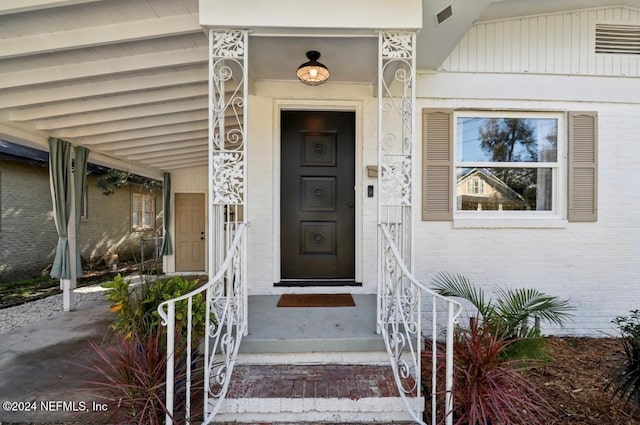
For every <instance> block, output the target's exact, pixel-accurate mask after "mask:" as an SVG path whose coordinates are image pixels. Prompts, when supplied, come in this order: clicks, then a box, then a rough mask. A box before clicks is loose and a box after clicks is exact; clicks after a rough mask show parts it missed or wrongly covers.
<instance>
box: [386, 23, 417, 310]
mask: <svg viewBox="0 0 640 425" xmlns="http://www.w3.org/2000/svg"><path fill="white" fill-rule="evenodd" d="M378 37H379V38H378V49H379V52H378V76H379V77H378V168H379V170H380V171H379V173H378V187H379V189H378V191H379V196H378V225H385V226H386V227H387V229H388V230H389V232H390V233H391V235H392V236H393V239H394V242H395V245H396V247H397V248H398V250H399V251H400V254H401V256H402V260H403V261H404V263H405V265H406V266H407V268H408V269H409V271H412V268H413V261H412V253H413V234H412V231H411V225H412V222H413V215H412V205H413V202H414V193H413V169H414V161H413V160H414V157H413V153H414V145H415V127H416V123H415V116H416V114H415V103H416V102H415V99H416V87H415V79H416V70H415V68H416V67H415V60H416V59H415V45H416V34H415V32H380V33H379V36H378ZM378 246H379V247H381V246H382V241H381V236H380V237H379V240H378ZM381 249H382V248H381ZM382 258H383V253H382V252H379V255H378V263H379V264H378V270H379V275H378V285H379V288H378V298H379V304H378V308H379V310H378V313H379V314H378V317H380V314H382V313H383V312H384V311H385V310H386V309H387V302H386V300H387V299H388V297H389V296H390V295H391V294H392V293H393V288H390V287H385V285H386V284H385V282H387V283H388V280H387V279H384V278H383V274H384V273H385V270H384V265H383V264H382Z"/></svg>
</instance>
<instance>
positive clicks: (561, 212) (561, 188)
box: [451, 110, 568, 229]
mask: <svg viewBox="0 0 640 425" xmlns="http://www.w3.org/2000/svg"><path fill="white" fill-rule="evenodd" d="M473 117H480V118H552V119H556V120H557V122H558V136H557V137H558V140H557V143H558V152H557V158H558V159H557V162H556V163H545V162H538V163H535V165H536V166H537V167H541V168H552V170H553V171H552V172H553V177H552V178H553V182H554V184H553V189H552V190H553V194H552V205H553V209H552V210H551V211H459V210H458V209H457V196H456V193H457V169H458V168H459V167H463V166H464V167H474V166H480V167H482V166H484V167H486V166H487V164H486V163H480V162H478V163H474V162H465V163H462V162H460V161H458V152H457V131H458V125H457V124H458V118H473ZM451 140H452V144H453V146H452V155H453V167H452V172H453V176H452V179H451V182H452V183H451V184H452V188H451V190H452V193H453V196H452V197H451V202H452V203H453V205H452V211H453V228H456V229H463V228H492V229H495V228H565V227H567V223H568V222H567V214H566V211H567V172H568V165H567V135H566V114H564V113H561V112H544V111H540V112H537V111H482V110H475V111H474V110H465V111H457V112H454V113H453V135H452V138H451ZM527 164H531V163H526V162H514V163H501V165H505V166H513V167H522V166H523V165H527Z"/></svg>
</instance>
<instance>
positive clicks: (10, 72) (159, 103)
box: [0, 0, 640, 177]
mask: <svg viewBox="0 0 640 425" xmlns="http://www.w3.org/2000/svg"><path fill="white" fill-rule="evenodd" d="M201 1H205V0H201ZM218 1H219V0H218ZM449 4H451V5H452V8H453V16H452V18H450V19H449V20H447V21H445V22H444V23H443V24H441V25H437V24H436V22H435V19H434V15H435V14H436V13H437V12H438V11H440V10H441V9H443V8H444V7H446V6H447V5H449ZM615 4H624V5H627V6H632V7H640V0H474V1H473V2H470V1H469V0H423V2H422V7H423V28H422V30H421V31H420V33H419V36H418V57H417V62H418V67H419V68H437V67H438V66H439V64H440V63H441V62H442V61H443V60H444V59H445V58H446V57H447V55H448V54H449V52H450V51H451V50H452V49H453V48H454V47H455V46H456V44H457V43H458V41H459V40H460V39H461V38H462V37H463V36H464V34H465V33H466V32H467V31H468V29H469V27H470V26H471V25H472V24H473V22H474V21H476V20H491V19H502V18H508V17H512V16H518V15H528V14H537V13H546V12H557V11H565V10H572V9H581V8H585V7H597V6H610V5H615ZM294 32H295V31H294ZM258 33H259V32H256V34H255V35H254V36H252V37H251V39H250V43H249V63H250V69H249V74H250V77H251V78H252V79H254V80H291V81H294V80H295V70H296V68H297V67H298V65H299V64H300V63H302V62H303V61H305V55H304V54H305V52H306V51H307V50H318V51H320V52H321V53H322V58H321V59H320V60H321V61H322V62H323V63H325V64H326V65H327V66H328V67H329V68H330V70H331V73H332V74H331V80H330V83H328V84H332V83H336V82H351V83H368V84H373V83H375V81H376V78H377V70H376V64H377V38H376V36H375V33H374V32H373V31H371V32H370V33H369V34H366V32H362V31H360V32H359V33H357V34H356V33H351V34H349V33H347V32H343V33H342V34H339V35H336V32H335V31H327V32H326V33H324V34H323V33H319V32H317V31H316V33H312V32H310V31H308V30H305V29H304V28H302V29H299V31H297V33H296V34H295V35H293V36H292V34H280V33H278V31H277V30H273V29H272V31H271V32H267V31H264V30H263V31H262V32H261V33H259V34H258ZM327 33H333V35H330V36H327ZM207 44H208V42H207V38H206V34H205V32H204V31H203V29H202V28H201V27H200V25H199V19H198V0H152V1H149V0H2V1H1V2H0V138H3V139H5V140H8V141H12V142H17V143H21V144H24V145H29V146H33V147H39V148H41V149H45V150H46V148H47V138H48V137H49V136H56V137H61V138H64V139H66V140H69V141H70V142H72V143H73V144H76V145H84V146H87V147H88V148H89V149H90V150H91V151H92V154H91V156H90V160H91V161H92V162H97V163H100V164H103V165H107V166H112V167H117V168H122V169H129V170H131V171H133V172H136V173H139V174H142V175H148V176H152V177H159V176H160V175H161V172H162V171H165V170H173V169H178V168H184V167H192V166H196V165H204V164H206V162H207V155H206V145H207V92H208V90H207V61H208V58H207Z"/></svg>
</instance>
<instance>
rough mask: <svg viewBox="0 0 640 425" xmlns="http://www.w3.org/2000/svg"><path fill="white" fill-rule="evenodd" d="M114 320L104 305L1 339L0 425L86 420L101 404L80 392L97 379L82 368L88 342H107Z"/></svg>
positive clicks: (59, 316) (90, 306) (62, 315)
mask: <svg viewBox="0 0 640 425" xmlns="http://www.w3.org/2000/svg"><path fill="white" fill-rule="evenodd" d="M111 316H112V315H111V314H110V313H109V308H108V304H107V303H105V302H101V301H99V302H94V303H91V304H88V305H84V306H81V307H79V308H78V309H77V310H75V311H71V312H66V313H64V312H62V313H58V314H56V315H54V316H52V317H49V318H47V319H45V320H40V321H37V322H34V323H31V324H28V325H26V326H23V327H19V328H17V329H14V330H12V331H9V332H7V333H5V334H2V335H0V341H1V343H0V403H2V406H0V424H6V423H59V422H65V423H68V422H76V421H81V420H83V418H84V419H86V418H87V413H86V411H91V410H92V408H93V406H94V402H95V403H99V402H100V400H97V399H96V398H95V397H92V396H91V395H89V394H82V393H79V392H78V390H79V389H80V388H82V387H86V385H85V384H82V382H81V381H82V380H87V379H91V377H92V376H91V374H90V373H88V372H87V370H86V369H83V368H81V367H79V366H77V364H79V363H82V364H87V363H88V362H89V359H90V358H91V356H92V352H91V350H90V348H89V346H88V343H87V341H88V340H93V341H95V342H98V343H99V342H101V341H102V339H103V338H104V337H105V335H106V334H107V331H108V327H109V324H110V323H111V320H112V317H111ZM0 320H2V310H0ZM7 401H8V402H18V403H13V406H11V405H9V406H6V404H7V403H6V402H7ZM21 402H27V404H20V403H21ZM7 410H9V411H7ZM25 410H29V411H25Z"/></svg>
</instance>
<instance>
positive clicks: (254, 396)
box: [215, 364, 424, 424]
mask: <svg viewBox="0 0 640 425" xmlns="http://www.w3.org/2000/svg"><path fill="white" fill-rule="evenodd" d="M411 382H412V381H411ZM414 401H415V402H416V403H418V405H419V406H422V407H423V406H424V399H423V398H420V399H414ZM215 422H218V423H228V422H231V423H233V422H237V423H253V424H256V423H264V424H266V423H296V424H299V423H313V422H317V423H323V424H324V423H349V424H355V423H379V424H383V423H398V422H400V423H402V422H409V423H411V417H410V416H409V414H408V413H407V412H406V409H405V405H404V403H403V401H402V399H401V398H400V395H399V393H398V389H397V387H396V385H395V381H394V378H393V373H392V371H391V367H390V366H388V365H386V366H385V365H353V364H349V365H338V364H326V365H300V364H293V365H283V364H280V365H237V366H236V367H235V368H234V370H233V375H232V379H231V383H230V386H229V390H228V393H227V397H226V399H225V400H224V402H223V404H222V407H221V410H220V412H219V413H218V415H217V416H216V419H215Z"/></svg>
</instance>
